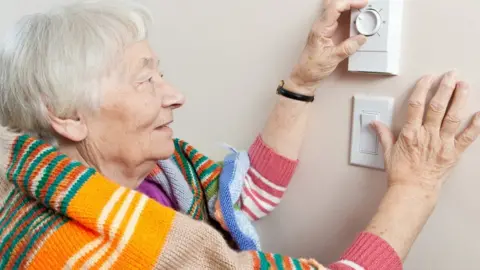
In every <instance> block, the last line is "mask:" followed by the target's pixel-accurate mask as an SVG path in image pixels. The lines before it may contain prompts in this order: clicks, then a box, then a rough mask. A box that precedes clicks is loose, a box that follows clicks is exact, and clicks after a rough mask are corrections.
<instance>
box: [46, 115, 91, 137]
mask: <svg viewBox="0 0 480 270" xmlns="http://www.w3.org/2000/svg"><path fill="white" fill-rule="evenodd" d="M48 116H49V119H50V125H51V126H52V128H53V130H55V132H56V133H58V134H59V135H60V136H62V137H64V138H65V139H68V140H70V141H74V142H80V141H83V140H84V139H85V138H86V137H87V134H88V129H87V125H86V123H85V120H84V119H83V117H81V116H74V117H72V118H65V119H63V118H60V117H57V116H55V115H54V114H53V113H51V112H50V111H49V112H48Z"/></svg>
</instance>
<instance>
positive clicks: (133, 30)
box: [0, 0, 151, 140]
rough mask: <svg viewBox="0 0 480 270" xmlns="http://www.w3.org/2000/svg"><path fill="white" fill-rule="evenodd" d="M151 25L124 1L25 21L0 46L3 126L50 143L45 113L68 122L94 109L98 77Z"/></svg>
mask: <svg viewBox="0 0 480 270" xmlns="http://www.w3.org/2000/svg"><path fill="white" fill-rule="evenodd" d="M150 23H151V15H150V13H149V12H148V11H147V10H146V8H145V7H143V6H142V5H140V4H138V3H136V2H133V1H125V0H96V1H81V2H77V3H74V4H69V5H64V6H59V7H57V8H55V9H52V10H50V11H48V12H46V13H37V14H33V15H28V16H25V17H23V18H22V19H21V20H20V21H19V22H18V23H17V24H16V25H15V27H14V28H13V29H12V31H10V32H9V33H8V34H7V36H6V38H5V40H4V41H3V44H2V45H1V46H0V120H1V124H2V125H4V126H7V127H9V128H11V129H14V130H17V131H21V132H26V133H30V134H34V135H35V136H39V137H40V138H43V139H49V140H51V139H52V137H53V134H54V133H53V132H52V129H51V127H50V124H49V121H48V111H50V112H51V113H53V114H54V115H56V116H57V117H62V118H67V117H72V116H73V115H74V114H75V113H76V112H77V111H78V110H80V109H96V108H98V107H99V105H100V102H101V100H100V98H101V89H100V83H101V80H102V78H104V76H105V75H107V74H108V73H109V72H110V71H111V70H112V68H114V66H115V65H116V63H118V61H121V57H122V52H123V50H124V48H125V46H127V45H129V44H131V43H133V42H136V41H141V40H144V39H146V38H147V35H148V26H149V24H150ZM119 58H120V59H119ZM47 108H48V109H47Z"/></svg>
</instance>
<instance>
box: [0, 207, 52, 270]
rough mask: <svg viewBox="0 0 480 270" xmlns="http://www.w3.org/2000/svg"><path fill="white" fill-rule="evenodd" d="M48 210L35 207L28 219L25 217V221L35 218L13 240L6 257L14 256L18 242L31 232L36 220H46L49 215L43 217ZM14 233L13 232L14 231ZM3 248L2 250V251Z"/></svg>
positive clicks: (0, 266)
mask: <svg viewBox="0 0 480 270" xmlns="http://www.w3.org/2000/svg"><path fill="white" fill-rule="evenodd" d="M46 210H47V209H46V208H44V207H43V206H37V205H35V206H34V207H33V208H32V209H31V210H30V211H29V213H28V217H27V215H25V217H24V218H25V220H27V219H28V218H30V217H32V216H33V217H34V219H32V220H31V221H30V222H29V224H28V225H27V226H25V227H24V228H23V229H22V230H21V231H20V232H19V233H18V234H17V236H16V237H15V238H14V239H13V240H12V243H11V244H10V246H9V247H8V249H7V251H6V252H5V254H4V257H7V258H10V256H11V255H12V252H13V249H14V248H15V247H17V245H18V242H19V241H20V240H22V239H23V238H24V237H25V234H26V233H27V232H28V231H29V230H30V228H31V227H32V225H33V224H35V218H41V219H42V220H45V219H46V218H47V217H48V215H45V216H44V217H42V216H41V215H42V214H44V213H45V212H46ZM23 223H24V222H22V223H20V224H23ZM12 232H13V231H12ZM12 236H13V233H12ZM7 241H8V240H5V241H3V243H2V244H4V243H7ZM1 249H2V248H0V250H1ZM7 262H8V261H4V262H3V263H2V264H0V269H4V268H5V264H6V263H7Z"/></svg>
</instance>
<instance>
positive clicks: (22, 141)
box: [7, 135, 27, 179]
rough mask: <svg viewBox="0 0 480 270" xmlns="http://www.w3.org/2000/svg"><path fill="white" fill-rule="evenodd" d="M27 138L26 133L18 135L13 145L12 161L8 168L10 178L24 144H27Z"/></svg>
mask: <svg viewBox="0 0 480 270" xmlns="http://www.w3.org/2000/svg"><path fill="white" fill-rule="evenodd" d="M26 138H27V137H26V136H25V135H23V136H20V137H18V139H17V141H16V143H15V145H14V146H13V156H12V162H11V163H10V166H8V169H7V177H8V178H10V179H11V178H12V170H13V168H14V167H15V165H17V164H16V163H17V159H18V155H19V154H20V151H21V150H22V148H23V145H24V144H25V139H26ZM17 167H18V166H17Z"/></svg>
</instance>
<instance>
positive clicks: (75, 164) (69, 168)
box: [43, 161, 81, 205]
mask: <svg viewBox="0 0 480 270" xmlns="http://www.w3.org/2000/svg"><path fill="white" fill-rule="evenodd" d="M80 165H81V163H80V162H78V161H73V162H70V164H68V165H67V166H66V167H65V169H63V170H62V171H61V172H60V173H59V174H58V175H57V177H56V178H55V181H53V183H52V184H51V185H50V186H49V187H48V190H47V196H45V200H44V201H43V202H44V203H45V204H46V205H49V203H50V200H51V199H52V196H53V194H54V193H55V190H57V187H58V185H59V184H60V182H61V181H62V180H64V178H65V177H66V176H67V175H68V174H69V173H70V172H72V170H73V169H75V168H77V167H79V166H80Z"/></svg>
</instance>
